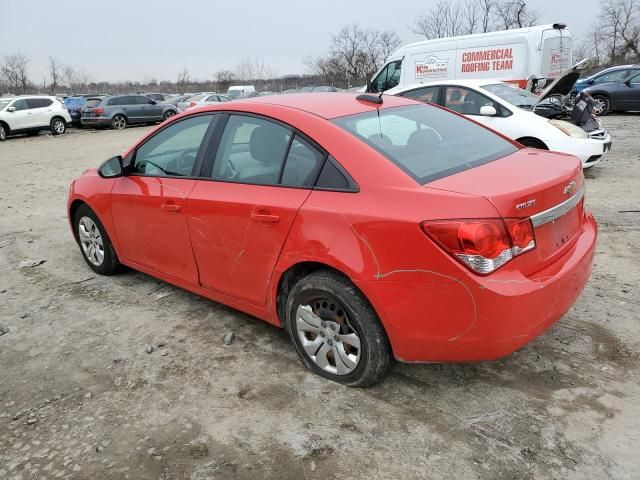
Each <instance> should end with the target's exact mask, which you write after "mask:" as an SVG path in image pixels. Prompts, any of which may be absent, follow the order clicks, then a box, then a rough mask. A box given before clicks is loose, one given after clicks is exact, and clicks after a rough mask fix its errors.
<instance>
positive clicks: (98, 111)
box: [93, 108, 104, 117]
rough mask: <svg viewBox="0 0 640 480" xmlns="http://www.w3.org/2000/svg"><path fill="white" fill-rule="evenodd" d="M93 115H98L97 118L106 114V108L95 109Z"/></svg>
mask: <svg viewBox="0 0 640 480" xmlns="http://www.w3.org/2000/svg"><path fill="white" fill-rule="evenodd" d="M93 113H95V114H96V117H97V116H99V115H102V114H103V113H104V108H94V109H93Z"/></svg>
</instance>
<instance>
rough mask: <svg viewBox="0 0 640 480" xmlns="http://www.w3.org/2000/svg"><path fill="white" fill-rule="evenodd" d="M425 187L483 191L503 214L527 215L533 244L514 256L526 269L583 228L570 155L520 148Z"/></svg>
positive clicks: (580, 184) (578, 172) (580, 180)
mask: <svg viewBox="0 0 640 480" xmlns="http://www.w3.org/2000/svg"><path fill="white" fill-rule="evenodd" d="M425 187H426V188H431V189H439V190H447V191H452V192H457V193H466V194H471V195H477V196H480V197H484V198H486V199H487V200H489V201H490V202H491V203H492V204H493V206H494V207H495V208H496V210H497V213H498V214H499V215H500V216H501V217H502V218H532V220H533V223H534V230H535V236H536V248H535V249H534V250H532V251H530V252H527V253H525V254H523V255H521V256H518V257H516V262H517V263H518V266H519V267H520V269H521V270H522V272H523V273H524V274H525V275H528V274H531V273H535V272H536V271H538V270H540V269H542V268H544V267H545V266H547V265H549V264H550V263H552V262H553V261H554V260H555V259H557V258H558V257H559V256H560V255H562V254H563V253H564V252H565V251H566V250H567V249H569V248H570V247H571V245H573V243H574V242H575V240H576V239H577V237H578V235H579V233H580V231H581V229H582V222H583V201H582V196H583V192H584V177H583V175H582V165H581V163H580V161H579V160H578V159H577V158H575V157H573V156H571V155H565V154H559V153H549V152H543V151H536V150H532V149H522V150H519V151H518V152H516V153H514V154H512V155H509V156H507V157H504V158H501V159H499V160H496V161H493V162H490V163H487V164H485V165H481V166H479V167H476V168H472V169H469V170H466V171H464V172H460V173H457V174H455V175H451V176H449V177H445V178H441V179H439V180H436V181H434V182H431V183H429V184H427V185H425Z"/></svg>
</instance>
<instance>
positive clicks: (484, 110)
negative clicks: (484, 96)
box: [480, 105, 498, 117]
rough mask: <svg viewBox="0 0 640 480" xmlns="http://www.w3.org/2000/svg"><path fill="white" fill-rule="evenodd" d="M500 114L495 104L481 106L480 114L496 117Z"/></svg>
mask: <svg viewBox="0 0 640 480" xmlns="http://www.w3.org/2000/svg"><path fill="white" fill-rule="evenodd" d="M497 114H498V111H497V110H496V107H494V106H493V105H485V106H484V107H480V115H482V116H483V117H495V116H496V115H497Z"/></svg>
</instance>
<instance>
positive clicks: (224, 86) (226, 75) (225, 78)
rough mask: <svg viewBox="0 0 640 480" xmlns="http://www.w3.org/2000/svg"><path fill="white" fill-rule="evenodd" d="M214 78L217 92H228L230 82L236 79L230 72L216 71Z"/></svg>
mask: <svg viewBox="0 0 640 480" xmlns="http://www.w3.org/2000/svg"><path fill="white" fill-rule="evenodd" d="M214 77H215V79H216V83H217V84H218V87H217V88H218V89H219V90H228V89H229V87H230V86H231V82H233V80H234V79H235V78H236V77H235V75H234V73H233V72H232V71H231V70H218V71H217V72H216V73H215V75H214Z"/></svg>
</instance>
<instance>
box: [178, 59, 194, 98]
mask: <svg viewBox="0 0 640 480" xmlns="http://www.w3.org/2000/svg"><path fill="white" fill-rule="evenodd" d="M190 82H191V77H190V76H189V70H188V69H187V66H186V65H185V67H184V68H183V69H182V70H181V71H180V73H178V79H177V80H176V87H177V89H178V92H180V93H185V92H187V91H188V90H189V83H190Z"/></svg>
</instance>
